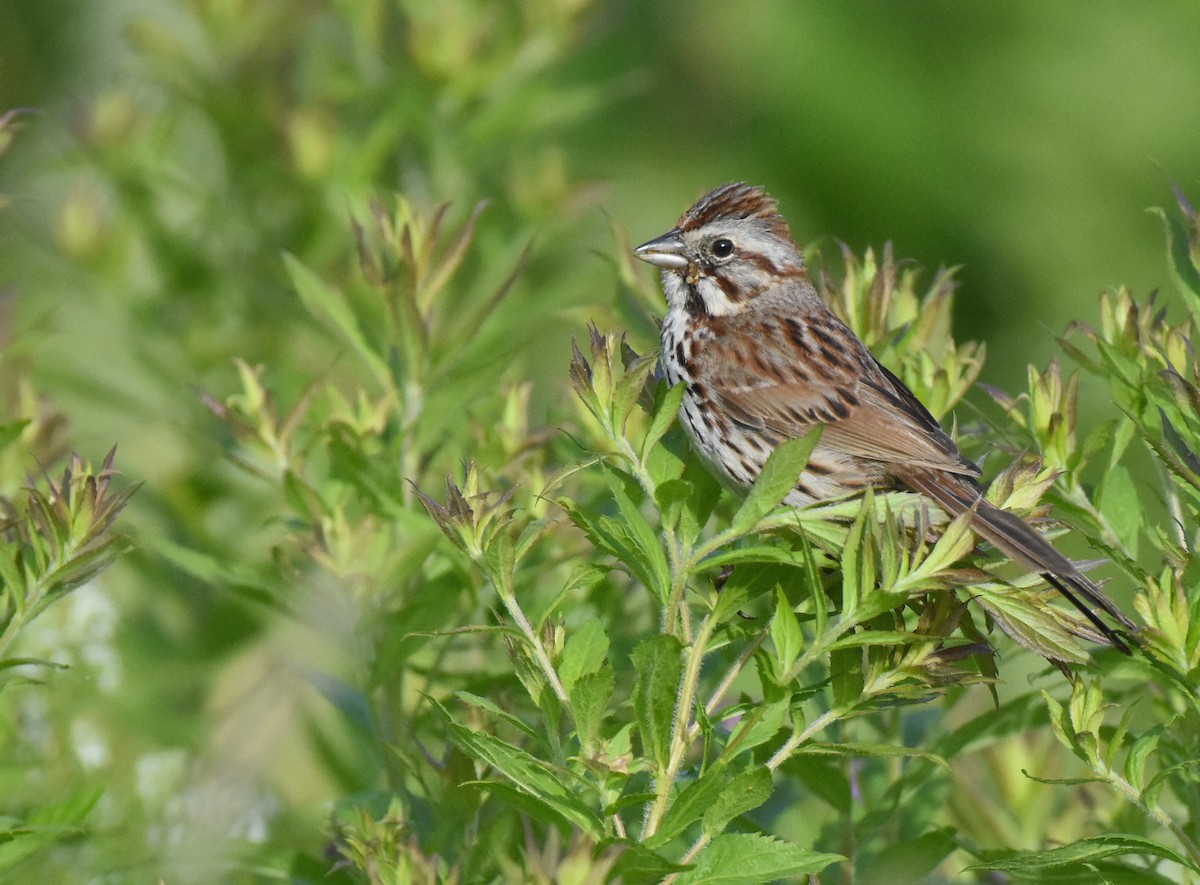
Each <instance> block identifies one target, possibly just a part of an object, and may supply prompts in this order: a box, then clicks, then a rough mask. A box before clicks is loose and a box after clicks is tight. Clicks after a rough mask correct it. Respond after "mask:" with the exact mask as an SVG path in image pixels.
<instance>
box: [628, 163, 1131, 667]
mask: <svg viewBox="0 0 1200 885" xmlns="http://www.w3.org/2000/svg"><path fill="white" fill-rule="evenodd" d="M634 254H635V255H636V256H637V257H638V258H640V259H642V260H643V261H646V262H648V263H650V264H651V265H654V266H656V267H658V268H660V269H661V276H662V286H663V292H664V294H665V296H666V302H667V311H666V314H665V316H664V317H663V320H662V324H661V330H660V337H661V347H662V349H661V364H662V369H663V373H664V375H665V377H666V380H667V382H668V383H669V384H670V385H672V386H674V385H678V384H682V385H684V393H683V399H682V402H681V405H680V409H679V417H680V421H681V423H682V425H683V429H684V431H685V434H686V436H687V437H688V439H689V442H690V444H691V446H692V448H693V449H694V451H695V452H696V453H697V454H698V455H699V457H700V459H701V460H702V461H704V462H705V463H706V464H707V466H708V467H709V469H710V470H712V471H713V472H714V473H715V474H716V476H717V477H718V479H720V480H721V481H722V482H723V483H724V484H726V485H728V486H732V487H734V488H736V489H743V490H744V489H747V488H749V487H750V486H751V485H752V484H753V483H754V481H755V479H756V478H757V477H758V475H759V473H760V472H761V471H762V469H763V465H764V464H765V463H766V460H767V457H768V456H769V455H770V454H771V452H772V451H774V449H775V448H776V447H777V446H779V445H780V444H781V443H783V442H785V441H786V440H789V439H795V438H798V437H801V436H803V435H805V434H806V433H807V432H808V431H809V430H811V429H812V428H813V427H815V426H816V425H822V426H823V428H824V429H823V431H822V433H821V436H820V439H819V441H818V443H817V445H816V447H815V448H814V450H813V452H812V454H811V456H810V459H809V462H808V465H807V467H806V468H805V470H804V472H803V473H802V474H801V475H800V477H799V479H798V480H797V482H796V484H795V487H794V488H792V490H791V491H790V492H789V493H788V495H787V496H786V497H785V499H784V503H786V504H788V505H791V506H795V507H804V506H806V505H810V504H813V503H816V502H821V501H826V500H830V499H833V498H840V497H844V496H847V495H851V494H854V493H858V492H862V491H865V490H866V489H867V488H868V487H871V488H876V489H889V488H908V489H910V490H912V491H915V492H918V493H920V494H921V495H923V496H925V497H926V498H928V499H930V500H931V501H933V502H934V503H935V504H936V505H937V506H938V507H940V508H941V509H942V510H943V511H945V512H946V514H948V515H949V516H950V517H952V518H953V517H957V516H960V515H962V514H965V513H966V514H970V516H969V520H970V525H971V528H972V530H973V531H974V532H975V534H976V535H977V536H978V537H980V538H982V539H984V540H985V541H987V542H989V543H990V544H992V545H993V546H994V547H996V548H997V549H999V550H1000V551H1002V552H1003V553H1004V554H1005V555H1006V556H1008V557H1009V558H1010V559H1012V560H1013V561H1015V562H1016V563H1018V564H1020V565H1021V566H1023V567H1024V568H1026V569H1029V570H1030V571H1031V572H1034V573H1037V574H1040V575H1041V576H1042V577H1043V578H1044V579H1045V580H1046V581H1047V582H1048V583H1049V584H1050V585H1052V586H1053V587H1054V588H1055V589H1056V590H1058V592H1060V593H1061V594H1062V595H1063V596H1064V597H1065V598H1066V599H1067V600H1068V601H1069V602H1070V603H1071V604H1072V605H1073V606H1074V607H1075V608H1076V609H1078V610H1079V612H1080V613H1081V614H1082V615H1083V616H1084V617H1085V618H1086V619H1087V620H1088V621H1089V622H1090V623H1091V624H1092V625H1093V626H1094V627H1095V628H1096V630H1097V631H1099V636H1100V637H1102V638H1103V640H1104V641H1105V642H1106V643H1107V644H1109V645H1111V646H1112V647H1114V648H1116V649H1117V650H1119V651H1121V652H1123V653H1125V654H1131V650H1130V647H1129V645H1128V644H1127V643H1126V641H1125V640H1124V639H1123V638H1122V636H1121V635H1120V634H1119V633H1118V632H1117V630H1115V629H1114V628H1113V627H1112V626H1110V625H1109V624H1108V623H1107V622H1106V621H1105V618H1104V616H1105V615H1107V616H1108V617H1109V618H1111V619H1112V620H1113V621H1115V622H1116V623H1117V624H1118V625H1119V627H1120V628H1121V629H1123V630H1125V631H1128V633H1129V634H1130V635H1133V634H1136V631H1137V627H1136V625H1135V624H1134V623H1133V621H1132V620H1130V618H1129V617H1128V616H1126V615H1125V613H1124V612H1122V611H1121V609H1120V608H1119V607H1118V606H1117V605H1116V603H1114V602H1113V601H1112V600H1111V599H1109V598H1108V597H1107V596H1106V595H1105V594H1104V593H1103V592H1102V591H1101V589H1100V588H1099V587H1098V586H1097V585H1096V584H1095V583H1094V582H1093V581H1092V580H1091V579H1089V578H1088V577H1087V576H1086V575H1085V574H1083V573H1082V572H1081V571H1080V569H1079V568H1078V567H1077V566H1076V564H1075V563H1073V562H1072V561H1071V560H1070V559H1068V558H1067V557H1066V556H1064V555H1063V554H1062V553H1060V552H1059V551H1058V550H1057V549H1055V547H1054V546H1053V545H1052V544H1050V542H1049V541H1047V540H1046V539H1045V538H1044V537H1042V535H1041V534H1039V533H1038V531H1037V530H1036V529H1034V528H1033V527H1032V526H1031V525H1029V524H1028V523H1027V522H1025V521H1024V520H1023V519H1021V518H1020V517H1019V516H1017V515H1016V514H1013V513H1010V512H1008V511H1005V510H1002V509H1000V508H999V507H997V506H995V505H994V504H992V503H991V502H990V501H988V500H987V498H986V497H985V496H984V487H983V486H982V485H981V484H980V476H981V471H980V469H979V467H978V466H977V465H976V464H974V463H973V462H972V461H970V460H968V459H967V458H965V457H964V456H963V455H962V453H961V452H959V450H958V446H957V445H956V444H955V442H954V440H953V439H951V437H950V436H949V434H947V433H946V432H945V430H943V429H942V427H941V426H940V425H939V424H938V422H937V420H936V419H935V418H934V417H933V416H932V415H931V414H930V412H929V410H928V409H926V408H925V406H924V405H923V404H922V403H921V401H920V400H919V399H918V398H917V396H916V395H915V394H914V393H913V392H912V391H911V390H910V389H909V388H908V387H907V385H905V384H904V382H903V381H901V380H900V379H899V378H898V377H897V376H896V375H895V374H894V373H892V372H891V371H890V370H889V369H888V368H887V367H885V366H884V365H883V364H882V363H881V362H880V361H879V360H878V359H877V358H876V357H875V356H874V355H873V354H872V353H871V351H870V350H868V348H867V347H866V345H865V344H864V343H863V342H862V341H861V340H860V339H859V338H858V336H857V335H855V334H854V332H853V331H852V330H851V329H850V328H849V327H848V326H847V325H846V324H845V323H844V322H843V321H842V320H841V319H840V318H839V317H838V316H837V315H836V314H835V313H834V312H833V311H832V310H830V308H829V307H828V306H827V305H826V304H825V302H824V301H823V300H822V299H821V297H820V295H819V294H818V293H817V290H816V288H815V287H814V286H813V283H812V280H811V279H810V277H809V274H808V270H807V267H806V265H805V261H804V255H803V253H802V251H801V250H800V248H799V247H798V246H797V245H796V243H795V241H794V240H793V238H792V235H791V231H790V228H789V227H788V224H787V222H786V221H785V220H784V218H783V216H782V215H780V213H779V206H778V203H777V202H776V201H775V200H774V199H773V198H772V197H771V196H770V195H769V194H767V192H766V191H765V190H764V189H763V188H761V187H757V186H751V185H747V184H744V183H741V182H733V183H729V184H724V185H721V186H720V187H717V188H715V189H713V190H712V191H710V192H709V193H707V194H705V195H704V196H703V197H701V198H700V199H699V200H698V201H697V202H696V203H695V204H694V205H692V206H691V208H689V209H688V210H687V211H686V212H684V213H683V215H682V216H680V218H679V221H678V222H677V223H676V225H675V226H674V227H673V228H672V229H671V230H669V231H667V232H666V233H665V234H663V235H661V236H658V237H655V238H654V239H652V240H650V241H648V242H646V243H643V244H642V245H640V246H638V247H637V248H636V249H635V250H634Z"/></svg>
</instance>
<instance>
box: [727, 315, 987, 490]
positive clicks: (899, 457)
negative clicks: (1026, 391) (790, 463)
mask: <svg viewBox="0 0 1200 885" xmlns="http://www.w3.org/2000/svg"><path fill="white" fill-rule="evenodd" d="M815 322H816V323H819V325H815V324H814V323H813V322H809V323H805V324H804V325H801V324H799V323H796V322H788V321H786V320H785V321H783V322H782V323H779V324H762V325H761V326H756V327H755V334H754V335H753V339H752V340H753V341H754V343H755V345H756V350H754V351H750V352H749V353H746V352H742V353H735V352H734V351H733V349H732V348H730V347H729V344H728V343H727V342H729V341H731V340H733V338H732V336H731V337H721V338H717V339H715V340H710V341H708V342H706V343H707V345H708V348H711V349H724V350H725V352H724V353H721V354H714V356H716V357H717V359H715V360H714V361H713V362H712V363H711V364H710V365H713V366H716V365H719V366H720V367H721V372H720V373H719V374H718V375H716V376H715V377H714V373H712V372H708V373H705V375H706V376H707V377H706V380H707V382H708V384H709V386H710V387H711V388H712V391H713V395H714V396H715V397H716V398H717V400H718V402H720V404H721V405H722V406H723V407H724V408H725V410H726V412H727V413H728V414H729V415H730V417H732V418H733V419H735V420H736V421H738V422H739V423H741V424H743V425H744V426H746V427H749V428H753V429H755V430H759V431H763V432H766V433H768V434H769V435H771V436H775V437H778V438H780V439H787V438H791V437H796V436H801V435H803V434H804V433H806V432H807V431H808V430H809V429H810V428H811V427H812V426H813V425H814V424H824V425H825V432H824V434H823V435H822V437H821V445H822V446H823V447H827V448H830V449H835V450H837V451H839V452H843V453H845V454H847V455H850V456H852V457H857V458H864V459H869V460H872V461H877V462H880V463H882V464H884V465H890V466H894V467H898V468H904V467H921V468H927V469H934V470H944V471H947V472H949V473H956V474H962V475H965V476H978V475H979V468H978V467H976V466H975V465H974V464H972V463H971V462H970V461H967V460H966V459H965V458H963V456H962V455H961V454H959V451H958V448H957V447H956V446H955V445H954V441H953V440H951V439H950V437H949V436H947V435H946V433H945V431H943V430H942V428H941V426H940V425H939V424H938V423H937V421H936V420H935V419H934V417H933V416H932V415H930V414H929V411H928V410H927V409H926V408H925V407H924V406H923V405H922V404H921V402H920V400H918V399H917V398H916V396H914V395H913V393H912V391H910V390H909V389H908V388H907V387H906V386H905V384H904V382H902V381H901V380H900V379H899V378H897V377H896V376H895V375H893V374H892V373H891V372H889V371H888V370H887V369H886V368H884V366H883V365H881V364H880V363H879V361H878V360H876V359H875V357H874V356H873V355H872V354H871V353H870V352H869V351H868V350H867V349H866V348H865V347H864V346H863V345H862V344H861V342H859V341H858V339H857V338H854V337H853V335H852V333H851V332H850V330H849V329H846V328H845V327H844V326H841V323H840V321H838V320H836V319H835V318H834V317H832V316H829V317H828V318H824V317H822V318H820V319H818V320H816V321H815ZM839 327H840V328H839ZM847 336H849V337H847ZM738 337H740V336H738ZM742 340H745V339H742ZM837 344H842V345H844V346H843V347H841V348H840V349H839V348H838V347H837V346H836V345H837ZM889 472H892V471H889ZM900 472H903V471H902V469H901V471H900Z"/></svg>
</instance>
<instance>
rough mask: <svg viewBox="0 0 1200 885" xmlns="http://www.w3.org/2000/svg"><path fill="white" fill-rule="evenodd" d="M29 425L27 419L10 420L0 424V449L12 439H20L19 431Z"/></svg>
mask: <svg viewBox="0 0 1200 885" xmlns="http://www.w3.org/2000/svg"><path fill="white" fill-rule="evenodd" d="M28 426H29V419H25V420H24V421H10V422H8V423H7V424H0V449H3V448H4V447H5V446H7V445H9V444H10V443H12V442H13V441H15V440H17V439H20V437H21V432H22V431H23V430H24V429H25V428H26V427H28Z"/></svg>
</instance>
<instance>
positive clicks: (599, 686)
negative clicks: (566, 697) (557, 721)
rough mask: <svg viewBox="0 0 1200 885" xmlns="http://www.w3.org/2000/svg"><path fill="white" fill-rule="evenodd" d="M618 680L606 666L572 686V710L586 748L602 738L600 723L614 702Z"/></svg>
mask: <svg viewBox="0 0 1200 885" xmlns="http://www.w3.org/2000/svg"><path fill="white" fill-rule="evenodd" d="M615 685H616V678H615V677H614V676H613V671H612V668H611V667H609V666H607V665H605V666H603V667H601V668H600V669H599V670H596V671H594V672H592V673H585V674H584V675H583V676H580V677H579V678H578V679H576V680H575V684H574V685H573V686H571V689H570V693H571V710H572V711H573V713H574V714H575V731H576V733H577V734H578V736H579V742H580V743H581V744H582V745H584V746H585V747H586V746H588V745H590V744H592V743H594V742H595V740H596V738H598V737H599V736H600V723H601V722H602V721H603V719H604V714H605V712H606V711H607V710H608V703H609V701H611V700H612V695H613V689H614V687H615Z"/></svg>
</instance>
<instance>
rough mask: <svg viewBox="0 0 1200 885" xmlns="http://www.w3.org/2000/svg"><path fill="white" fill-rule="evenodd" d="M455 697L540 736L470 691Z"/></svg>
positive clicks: (462, 692)
mask: <svg viewBox="0 0 1200 885" xmlns="http://www.w3.org/2000/svg"><path fill="white" fill-rule="evenodd" d="M454 696H455V697H456V698H458V699H459V700H460V701H462V702H463V703H464V704H467V705H468V706H471V707H475V708H477V709H480V710H486V711H487V712H489V713H491V714H492V715H493V716H495V717H496V718H497V719H500V720H502V721H504V722H507V723H508V724H509V725H511V726H512V727H513V728H516V729H518V730H520V731H523V732H525V734H527V735H529V736H530V737H531V738H535V739H538V734H537V732H536V731H534V730H533V729H532V728H530V727H529V725H528V724H527V723H526V722H524V721H523V720H522V719H521V717H519V716H514V715H513V714H512V713H509V712H508V711H506V710H503V709H501V707H500V705H499V704H497V703H495V702H494V701H491V700H489V699H488V698H485V697H481V696H479V695H477V694H472V693H471V692H469V691H456V692H455V693H454ZM368 718H369V717H368Z"/></svg>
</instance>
